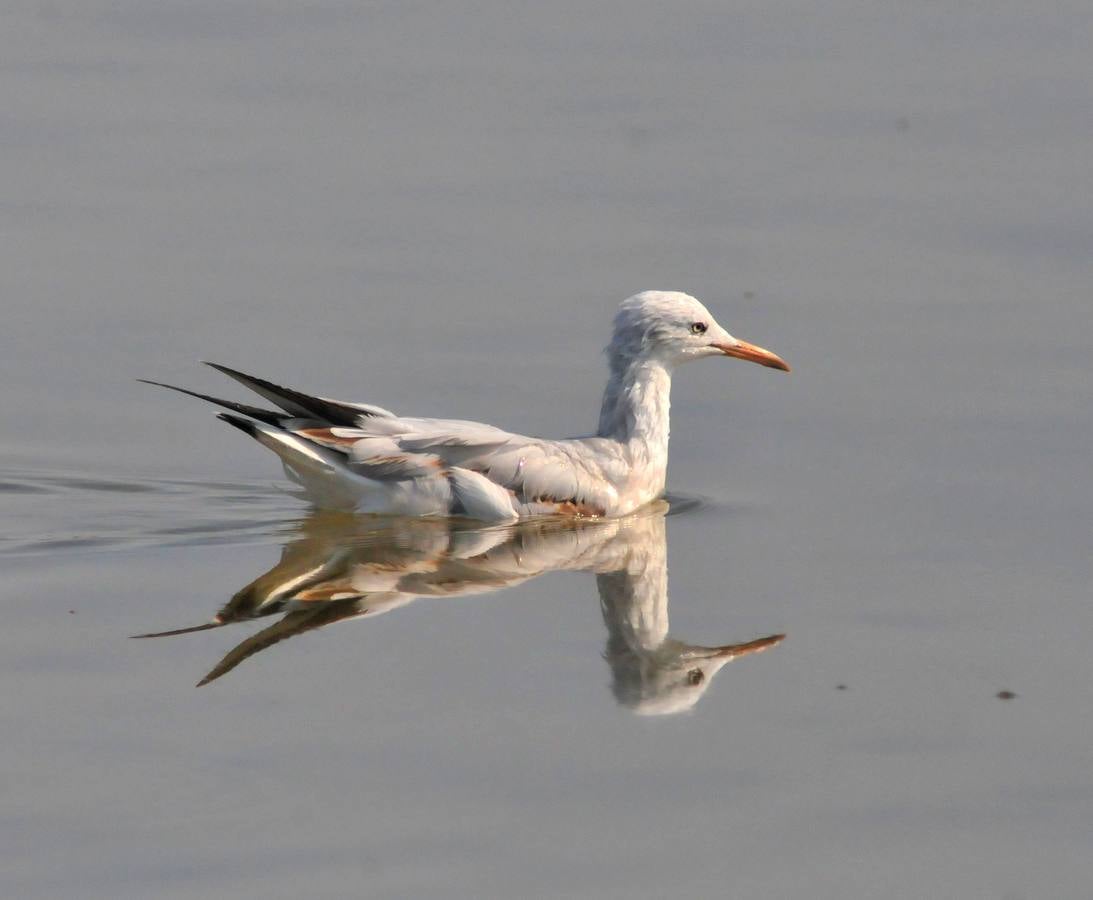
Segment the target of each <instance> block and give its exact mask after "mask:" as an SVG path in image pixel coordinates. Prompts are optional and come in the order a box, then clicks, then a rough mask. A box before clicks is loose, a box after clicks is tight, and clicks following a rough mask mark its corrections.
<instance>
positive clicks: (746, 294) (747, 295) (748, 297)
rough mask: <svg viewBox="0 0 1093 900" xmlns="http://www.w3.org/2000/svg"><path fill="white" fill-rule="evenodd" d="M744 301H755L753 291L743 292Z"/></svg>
mask: <svg viewBox="0 0 1093 900" xmlns="http://www.w3.org/2000/svg"><path fill="white" fill-rule="evenodd" d="M744 299H745V300H754V299H755V291H744Z"/></svg>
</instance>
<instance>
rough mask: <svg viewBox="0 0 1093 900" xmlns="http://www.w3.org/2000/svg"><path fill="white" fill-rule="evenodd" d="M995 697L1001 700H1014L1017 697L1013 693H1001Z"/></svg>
mask: <svg viewBox="0 0 1093 900" xmlns="http://www.w3.org/2000/svg"><path fill="white" fill-rule="evenodd" d="M994 696H995V697H997V698H998V699H999V700H1012V699H1013V698H1014V697H1016V696H1017V695H1016V694H1015V693H1014V692H1013V691H999V692H998V693H997V694H995V695H994Z"/></svg>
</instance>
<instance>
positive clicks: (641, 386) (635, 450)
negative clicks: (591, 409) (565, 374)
mask: <svg viewBox="0 0 1093 900" xmlns="http://www.w3.org/2000/svg"><path fill="white" fill-rule="evenodd" d="M610 365H611V377H610V378H609V379H608V382H607V387H606V389H605V390H604V392H603V405H602V406H601V408H600V427H599V431H598V434H599V436H600V437H606V438H613V439H615V440H617V441H619V442H620V443H622V444H626V445H627V448H628V450H629V451H630V455H631V463H632V465H633V467H634V469H635V470H636V471H635V474H641V475H644V476H645V478H647V479H648V478H650V477H651V479H652V481H651V486H652V487H654V488H655V490H656V494H659V493H660V492H661V491H662V490H663V488H664V476H665V473H666V472H667V469H668V409H669V406H670V402H669V394H670V392H671V389H672V372H671V370H670V369H669V368H668V367H667V366H666V365H665V364H664V363H662V362H660V361H659V360H651V359H634V358H629V359H628V358H625V357H621V356H618V357H612V359H611V361H610Z"/></svg>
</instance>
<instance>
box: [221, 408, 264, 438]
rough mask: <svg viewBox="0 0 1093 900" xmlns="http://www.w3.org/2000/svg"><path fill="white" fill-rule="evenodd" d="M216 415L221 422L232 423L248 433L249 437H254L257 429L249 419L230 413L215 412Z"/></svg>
mask: <svg viewBox="0 0 1093 900" xmlns="http://www.w3.org/2000/svg"><path fill="white" fill-rule="evenodd" d="M216 417H217V418H218V419H220V420H221V421H222V422H227V423H228V424H229V425H234V426H235V427H236V428H238V429H239V430H240V431H242V432H245V433H246V434H249V435H250V436H251V437H255V436H257V434H258V429H257V428H256V427H255V425H254V423H253V422H252V421H251V420H250V419H243V418H240V417H239V416H233V415H231V414H230V413H217V415H216Z"/></svg>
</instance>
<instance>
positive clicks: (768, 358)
mask: <svg viewBox="0 0 1093 900" xmlns="http://www.w3.org/2000/svg"><path fill="white" fill-rule="evenodd" d="M710 346H711V347H716V348H717V349H718V350H720V351H721V352H722V353H724V354H725V355H726V356H735V357H736V358H737V359H746V360H747V361H748V362H753V363H759V365H761V366H767V367H768V368H771V369H781V370H782V371H783V372H788V371H789V365H788V364H787V363H786V361H785V360H784V359H782V357H780V356H777V355H775V354H774V353H771V352H770V351H769V350H764V349H763V348H762V347H757V346H756V345H755V344H749V343H748V342H747V341H737V342H736V343H735V344H720V343H714V344H711V345H710Z"/></svg>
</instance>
